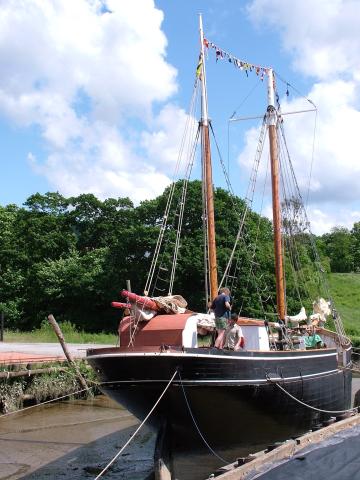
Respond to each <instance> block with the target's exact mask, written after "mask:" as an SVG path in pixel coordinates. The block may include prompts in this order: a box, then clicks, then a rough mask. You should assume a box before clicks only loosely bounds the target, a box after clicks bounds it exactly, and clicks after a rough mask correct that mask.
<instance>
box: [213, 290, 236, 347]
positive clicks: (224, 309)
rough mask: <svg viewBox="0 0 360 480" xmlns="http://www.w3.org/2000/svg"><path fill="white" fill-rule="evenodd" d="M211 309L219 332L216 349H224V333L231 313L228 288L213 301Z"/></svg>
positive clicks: (221, 291) (220, 292)
mask: <svg viewBox="0 0 360 480" xmlns="http://www.w3.org/2000/svg"><path fill="white" fill-rule="evenodd" d="M211 309H212V310H213V311H214V314H215V325H216V331H217V338H216V340H215V347H216V348H223V345H224V332H225V329H226V327H227V321H228V319H229V318H230V313H231V304H230V290H229V289H228V288H226V287H223V288H220V290H219V295H218V296H217V297H215V298H214V300H213V301H212V304H211Z"/></svg>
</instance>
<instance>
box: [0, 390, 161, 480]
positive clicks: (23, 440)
mask: <svg viewBox="0 0 360 480" xmlns="http://www.w3.org/2000/svg"><path fill="white" fill-rule="evenodd" d="M137 423H138V421H137V420H136V419H135V418H134V417H133V416H132V415H131V414H130V413H129V412H128V411H127V410H124V409H122V408H121V407H119V406H118V405H117V404H115V403H114V402H112V401H111V400H109V399H108V398H106V397H103V396H101V397H97V398H95V399H92V400H86V401H81V400H77V401H73V402H62V403H57V404H49V405H46V406H43V407H42V406H41V407H36V408H34V409H31V410H28V411H26V412H23V413H16V414H15V415H10V416H8V417H4V418H0V479H1V480H5V479H8V480H10V479H11V480H16V479H19V478H23V479H27V480H30V479H31V480H35V479H36V480H43V479H44V480H45V479H49V480H50V479H51V480H54V479H60V478H66V479H67V478H71V479H74V480H78V479H90V478H95V477H96V475H97V474H98V473H99V472H100V471H101V469H102V468H103V467H104V466H105V465H106V464H107V463H108V461H110V460H111V459H112V458H113V456H114V455H115V454H116V453H117V452H118V451H119V450H120V448H121V447H122V446H123V445H124V444H125V442H126V441H127V440H128V438H129V437H130V435H131V434H132V433H133V431H134V430H135V428H134V426H135V425H136V424H137ZM154 442H155V439H154V435H153V434H152V433H150V432H149V430H148V429H147V428H144V429H142V431H141V432H140V433H139V436H138V437H137V440H136V441H135V442H133V443H131V444H130V446H129V447H128V448H127V449H126V450H125V451H124V454H123V455H122V456H121V457H120V459H119V461H118V462H116V464H115V465H114V467H112V469H111V471H110V472H109V474H107V475H106V477H105V478H107V479H115V478H116V479H117V480H121V479H134V480H135V479H138V480H143V479H144V478H146V477H147V476H148V475H149V473H150V472H151V471H152V467H153V450H154Z"/></svg>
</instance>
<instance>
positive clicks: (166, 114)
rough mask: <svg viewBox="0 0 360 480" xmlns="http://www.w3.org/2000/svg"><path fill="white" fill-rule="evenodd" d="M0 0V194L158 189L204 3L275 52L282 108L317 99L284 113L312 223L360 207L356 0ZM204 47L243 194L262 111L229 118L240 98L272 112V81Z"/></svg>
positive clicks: (359, 213) (235, 41) (261, 60)
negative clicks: (314, 108) (243, 118)
mask: <svg viewBox="0 0 360 480" xmlns="http://www.w3.org/2000/svg"><path fill="white" fill-rule="evenodd" d="M0 5H1V9H0V66H1V70H0V71H1V76H0V181H1V188H0V204H1V205H7V204H10V203H15V204H18V205H22V204H23V202H25V200H26V199H27V198H28V197H29V196H30V195H32V194H34V193H36V192H40V193H45V192H48V191H59V192H60V193H61V194H62V195H64V196H65V197H69V196H73V195H79V194H81V193H88V192H91V193H94V194H95V195H96V196H98V197H99V198H101V199H105V198H108V197H127V196H128V197H130V198H131V199H132V200H133V201H134V203H135V204H138V203H139V202H140V201H141V200H144V199H150V198H154V197H155V196H157V195H159V194H160V193H162V191H163V190H164V188H165V187H166V186H167V185H168V184H169V183H170V182H171V179H172V174H173V170H174V166H175V164H176V160H177V157H178V152H179V145H180V142H181V138H182V132H183V128H184V125H185V122H186V119H187V118H188V117H187V115H188V107H189V104H190V100H191V95H192V91H193V85H194V79H195V70H196V65H197V59H198V55H199V37H198V14H199V12H201V13H202V15H203V23H204V33H205V36H206V38H207V39H209V40H210V41H211V42H213V43H214V44H216V45H217V46H219V47H220V48H221V49H223V50H225V51H227V52H229V53H231V54H232V55H233V56H234V57H236V58H239V59H241V60H245V61H248V62H250V63H254V64H256V65H262V66H272V67H273V68H274V70H275V72H276V73H277V74H278V77H277V87H278V92H279V96H280V100H281V105H282V110H283V111H294V110H304V109H309V108H312V105H311V104H310V103H309V102H308V101H307V100H306V98H309V99H311V101H312V102H313V103H314V104H316V106H317V113H316V114H315V113H314V112H309V113H304V114H299V115H291V116H290V115H289V116H288V117H287V118H286V119H285V121H286V123H285V129H286V132H287V142H288V145H289V149H290V154H291V158H292V162H293V165H294V168H295V171H296V173H297V178H298V181H299V186H300V189H301V191H302V195H303V198H306V199H307V203H308V213H309V216H310V219H311V221H312V230H313V232H314V233H316V234H321V233H324V232H327V231H330V229H331V228H332V227H334V226H340V225H341V226H345V227H347V228H351V227H352V225H353V223H354V222H357V221H360V178H359V177H360V175H359V174H360V162H359V154H358V136H359V134H360V112H359V92H360V90H359V87H360V36H359V35H358V18H360V2H359V1H358V0H292V1H291V2H289V1H288V0H249V1H245V0H243V1H240V0H226V1H225V0H222V1H221V0H207V1H203V0H172V1H171V0H134V1H131V2H130V1H128V0H102V1H101V0H71V2H66V1H63V0H1V4H0ZM209 50H210V51H209V52H208V58H207V61H206V68H207V83H208V89H209V92H208V98H209V115H210V117H211V120H212V125H213V127H214V131H215V134H216V139H217V141H218V143H219V146H220V150H221V154H222V158H223V161H224V163H225V164H226V166H227V168H228V169H229V175H230V178H231V182H232V185H233V188H234V191H235V192H236V193H237V194H238V195H240V196H243V195H244V193H245V191H246V186H247V181H246V180H245V179H246V178H247V177H248V174H249V172H250V170H251V166H252V163H253V160H254V156H255V151H256V142H257V139H256V135H257V133H258V129H259V124H258V120H255V121H252V122H251V121H241V122H232V123H229V121H228V120H229V118H230V117H231V116H232V115H233V114H234V112H235V115H236V116H239V117H241V116H248V115H262V114H263V113H264V111H265V108H266V81H264V82H262V81H261V80H260V79H259V77H257V76H256V75H255V74H254V73H251V74H249V75H248V76H246V75H245V73H244V71H240V70H239V69H235V68H234V67H233V65H231V64H229V63H228V62H227V61H226V60H219V61H218V62H216V61H215V54H214V50H211V49H209ZM287 83H288V84H289V85H287ZM287 90H288V92H289V95H286V91H287ZM213 157H215V155H213ZM213 163H214V182H215V184H216V185H220V186H224V185H225V182H224V179H223V177H222V173H221V172H222V169H221V165H220V163H219V162H218V161H215V158H214V159H213ZM198 171H199V167H198V166H197V167H196V168H195V176H196V175H197V173H198ZM265 171H266V168H265V167H264V166H263V167H261V168H260V173H259V176H260V182H261V181H262V179H263V178H264V176H265ZM309 178H311V183H310V186H309ZM264 202H265V206H264V209H263V212H264V213H268V212H269V211H270V203H269V199H267V198H265V200H264Z"/></svg>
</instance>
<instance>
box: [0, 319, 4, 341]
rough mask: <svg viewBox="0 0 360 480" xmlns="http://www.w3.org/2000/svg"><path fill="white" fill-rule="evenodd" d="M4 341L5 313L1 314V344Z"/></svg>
mask: <svg viewBox="0 0 360 480" xmlns="http://www.w3.org/2000/svg"><path fill="white" fill-rule="evenodd" d="M3 341H4V312H1V319H0V342H3Z"/></svg>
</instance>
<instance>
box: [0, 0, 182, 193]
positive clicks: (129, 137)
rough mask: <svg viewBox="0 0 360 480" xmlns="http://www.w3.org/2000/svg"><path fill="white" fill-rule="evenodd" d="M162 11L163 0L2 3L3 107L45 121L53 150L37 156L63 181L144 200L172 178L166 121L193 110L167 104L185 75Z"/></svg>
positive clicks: (21, 119) (39, 167)
mask: <svg viewBox="0 0 360 480" xmlns="http://www.w3.org/2000/svg"><path fill="white" fill-rule="evenodd" d="M105 7H106V8H105ZM139 11H141V12H142V14H141V15H139ZM162 20H163V14H162V12H161V11H160V10H158V9H156V8H155V6H154V1H153V0H137V1H136V2H125V1H118V0H108V1H106V2H105V1H100V0H72V1H71V2H64V1H62V0H45V1H44V0H27V1H26V2H25V1H21V2H18V1H15V0H4V1H3V2H2V4H1V10H0V62H1V65H2V74H1V77H0V112H2V113H3V114H5V115H7V116H8V117H9V118H10V119H11V120H12V121H13V122H15V123H16V124H18V125H21V126H25V127H27V126H30V125H34V124H35V125H38V126H39V127H40V131H41V134H42V136H43V138H44V140H45V141H46V144H47V149H48V150H49V152H50V153H49V156H48V158H47V159H46V160H45V162H39V161H36V159H35V158H34V156H35V155H34V154H31V155H32V160H31V161H30V164H31V165H32V166H33V168H35V169H36V171H37V172H38V173H40V174H42V175H45V176H46V177H47V179H48V181H49V183H50V185H52V186H53V188H55V189H58V190H60V191H61V192H62V193H64V194H71V195H75V194H79V193H81V192H85V191H92V192H94V193H96V194H97V195H98V196H99V197H101V198H104V197H107V196H125V195H129V196H130V197H131V198H133V199H134V200H135V201H139V200H141V199H143V198H149V197H151V196H155V195H156V194H159V193H160V192H161V191H162V190H163V188H164V187H165V186H166V184H168V183H169V178H168V176H167V174H166V173H165V172H167V173H171V171H172V168H173V163H174V148H175V147H174V145H175V146H178V145H179V134H178V133H174V134H172V135H170V134H169V128H168V127H167V126H166V121H167V120H168V116H169V115H172V119H173V121H174V119H177V118H179V119H180V120H181V122H183V121H184V118H185V114H184V112H183V111H181V110H179V109H178V108H176V107H175V106H171V105H166V103H165V102H167V101H168V99H169V98H170V97H171V95H173V94H174V93H175V92H176V90H177V83H176V70H175V69H174V68H173V67H172V66H171V65H170V64H169V63H167V62H166V58H165V56H166V46H167V41H166V38H165V35H164V34H163V32H162V30H161V23H162ZM158 102H163V104H164V107H163V108H162V109H161V110H160V113H159V114H158V115H154V113H153V106H154V104H156V103H158ZM150 119H153V120H154V124H153V125H154V128H153V127H152V126H150ZM170 123H171V122H169V124H170ZM132 124H136V128H135V127H134V128H132V127H131V125H132ZM141 129H142V132H141V133H139V130H140V131H141Z"/></svg>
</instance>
